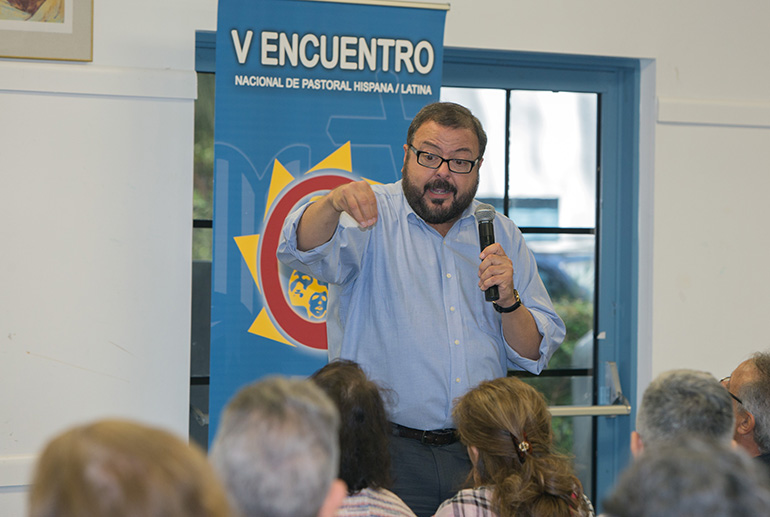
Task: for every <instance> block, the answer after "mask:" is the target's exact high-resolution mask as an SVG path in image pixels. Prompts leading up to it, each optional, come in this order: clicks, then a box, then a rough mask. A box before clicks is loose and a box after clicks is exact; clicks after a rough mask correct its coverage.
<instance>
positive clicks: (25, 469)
mask: <svg viewBox="0 0 770 517" xmlns="http://www.w3.org/2000/svg"><path fill="white" fill-rule="evenodd" d="M36 460H37V456H34V455H23V456H21V455H20V456H0V488H2V487H12V486H27V485H29V483H30V481H31V479H32V470H33V468H34V466H35V461H36Z"/></svg>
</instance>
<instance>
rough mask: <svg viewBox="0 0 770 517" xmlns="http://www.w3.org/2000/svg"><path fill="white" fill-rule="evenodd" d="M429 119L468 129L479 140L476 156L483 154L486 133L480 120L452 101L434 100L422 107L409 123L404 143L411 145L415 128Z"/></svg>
mask: <svg viewBox="0 0 770 517" xmlns="http://www.w3.org/2000/svg"><path fill="white" fill-rule="evenodd" d="M430 121H433V122H436V123H437V124H439V125H440V126H444V127H451V128H453V129H470V130H471V131H473V132H474V133H475V134H476V138H478V140H479V156H478V157H481V156H484V151H485V150H486V148H487V134H486V132H484V127H483V126H482V125H481V121H479V119H477V118H476V117H475V116H474V115H473V113H471V111H470V110H469V109H468V108H466V107H465V106H461V105H459V104H455V103H454V102H434V103H433V104H428V105H427V106H425V107H424V108H422V109H421V110H420V112H419V113H417V115H415V117H414V118H413V119H412V123H411V124H410V125H409V131H407V133H406V143H407V144H409V145H411V144H412V140H413V139H414V134H415V133H416V132H417V130H418V129H420V127H421V126H422V125H423V124H425V123H426V122H430ZM478 157H476V158H478Z"/></svg>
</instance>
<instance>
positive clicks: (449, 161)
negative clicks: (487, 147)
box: [409, 144, 481, 174]
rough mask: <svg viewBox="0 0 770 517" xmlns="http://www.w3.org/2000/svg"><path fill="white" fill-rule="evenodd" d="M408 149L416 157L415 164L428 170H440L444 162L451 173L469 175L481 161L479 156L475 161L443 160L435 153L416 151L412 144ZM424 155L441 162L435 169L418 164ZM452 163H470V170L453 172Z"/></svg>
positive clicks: (460, 159) (461, 159)
mask: <svg viewBox="0 0 770 517" xmlns="http://www.w3.org/2000/svg"><path fill="white" fill-rule="evenodd" d="M409 149H410V150H411V151H412V152H413V153H414V155H415V156H416V157H417V163H418V164H420V165H422V166H423V167H427V168H429V169H438V168H440V167H441V165H442V164H443V163H444V162H446V165H447V167H449V171H450V172H453V173H455V174H470V173H471V172H473V168H474V167H475V166H476V165H478V163H479V160H481V156H479V157H478V158H476V159H475V160H465V159H463V158H444V157H443V156H439V155H437V154H436V153H431V152H428V151H420V150H419V149H416V148H415V147H414V146H413V145H412V144H409ZM425 154H427V155H430V156H434V157H436V158H438V159H439V160H441V161H440V162H438V165H436V166H435V167H434V166H432V165H425V164H424V163H422V162H420V157H421V156H422V155H425ZM453 161H454V162H465V163H470V164H471V168H470V169H468V170H467V171H466V172H460V171H456V170H454V169H453V168H452V162H453Z"/></svg>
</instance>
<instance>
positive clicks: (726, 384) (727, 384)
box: [719, 376, 743, 406]
mask: <svg viewBox="0 0 770 517" xmlns="http://www.w3.org/2000/svg"><path fill="white" fill-rule="evenodd" d="M719 384H721V385H722V386H724V387H725V389H726V390H727V394H728V395H730V396H731V397H732V398H733V400H735V402H737V403H738V404H740V405H741V406H742V405H743V401H742V400H741V399H739V398H738V397H736V396H735V395H733V394H732V392H731V391H730V377H729V376H727V377H725V378H724V379H722V380H721V381H719Z"/></svg>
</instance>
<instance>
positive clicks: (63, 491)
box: [29, 420, 230, 517]
mask: <svg viewBox="0 0 770 517" xmlns="http://www.w3.org/2000/svg"><path fill="white" fill-rule="evenodd" d="M153 515H155V516H164V517H226V516H228V515H230V512H229V508H228V503H227V496H226V494H225V491H224V489H223V487H222V485H221V484H220V481H219V480H218V479H217V477H216V476H215V474H214V471H213V470H212V468H211V465H209V463H208V461H207V460H206V456H205V454H204V453H203V452H202V451H201V450H200V449H199V448H197V447H196V446H195V445H188V444H187V443H185V442H184V441H183V440H181V439H180V438H177V437H176V436H174V435H173V434H171V433H169V432H167V431H164V430H161V429H156V428H152V427H148V426H145V425H142V424H139V423H135V422H130V421H127V420H102V421H98V422H95V423H90V424H87V425H81V426H78V427H75V428H73V429H70V430H68V431H66V432H64V433H62V434H60V435H58V436H57V437H55V438H54V439H53V440H52V441H51V442H49V443H48V445H47V446H46V447H45V449H44V450H43V453H42V455H41V456H40V458H39V460H38V462H37V466H36V469H35V473H34V477H33V480H32V488H31V490H30V500H29V517H84V516H87V517H144V516H153Z"/></svg>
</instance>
